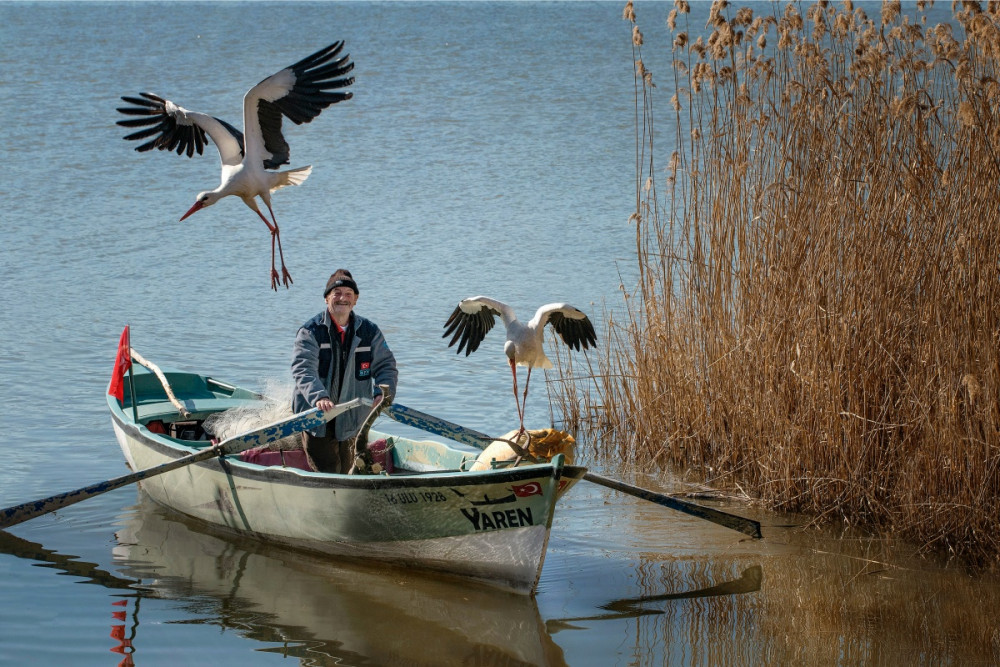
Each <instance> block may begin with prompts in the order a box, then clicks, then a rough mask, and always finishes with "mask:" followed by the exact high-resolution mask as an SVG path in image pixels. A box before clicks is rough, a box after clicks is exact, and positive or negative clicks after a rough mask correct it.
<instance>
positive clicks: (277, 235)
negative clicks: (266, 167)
mask: <svg viewBox="0 0 1000 667" xmlns="http://www.w3.org/2000/svg"><path fill="white" fill-rule="evenodd" d="M264 204H265V205H266V206H267V211H268V213H270V214H271V221H272V222H274V230H273V232H272V239H271V240H272V245H273V241H274V239H277V240H278V257H279V258H280V259H281V282H282V283H284V285H285V289H288V286H289V285H290V284H292V282H294V281H293V280H292V274H290V273H289V272H288V269H287V268H285V253H284V251H283V250H282V249H281V231H280V230H279V229H278V220H277V219H276V218H275V217H274V210H272V209H271V202H269V201H267V200H266V199H265V200H264ZM271 266H272V267H273V266H274V248H272V249H271ZM275 289H277V288H275Z"/></svg>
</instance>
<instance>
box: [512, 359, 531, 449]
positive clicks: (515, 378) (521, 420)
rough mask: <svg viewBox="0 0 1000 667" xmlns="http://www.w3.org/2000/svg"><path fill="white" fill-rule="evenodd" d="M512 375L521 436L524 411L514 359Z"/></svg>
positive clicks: (518, 432)
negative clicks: (518, 394) (519, 397)
mask: <svg viewBox="0 0 1000 667" xmlns="http://www.w3.org/2000/svg"><path fill="white" fill-rule="evenodd" d="M528 372H529V373H530V372H531V369H530V368H529V369H528ZM510 374H511V375H512V376H513V378H514V405H515V406H517V417H518V420H519V421H520V428H519V429H518V431H517V434H518V435H521V433H523V432H524V409H523V408H522V407H521V404H520V403H519V402H518V396H517V365H516V364H515V363H514V360H513V359H511V360H510ZM516 439H517V438H515V440H516Z"/></svg>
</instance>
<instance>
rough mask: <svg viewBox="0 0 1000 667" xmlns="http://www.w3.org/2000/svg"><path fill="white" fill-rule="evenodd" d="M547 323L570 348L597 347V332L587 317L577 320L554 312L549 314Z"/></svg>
mask: <svg viewBox="0 0 1000 667" xmlns="http://www.w3.org/2000/svg"><path fill="white" fill-rule="evenodd" d="M549 324H551V325H552V328H553V329H555V330H556V333H557V334H559V337H560V338H562V339H563V342H564V343H566V345H568V346H569V348H570V349H571V350H580V349H584V350H586V349H587V348H589V347H597V333H596V332H595V331H594V325H593V324H592V323H591V321H590V319H589V318H587V317H584V318H583V319H580V320H578V319H573V318H571V317H566V316H565V315H564V314H563V313H560V312H555V313H552V314H551V315H549Z"/></svg>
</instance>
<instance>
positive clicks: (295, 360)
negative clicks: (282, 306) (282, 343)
mask: <svg viewBox="0 0 1000 667" xmlns="http://www.w3.org/2000/svg"><path fill="white" fill-rule="evenodd" d="M292 380H293V381H294V382H295V394H296V396H297V397H301V398H302V399H303V400H305V401H306V403H308V404H309V407H315V406H316V401H318V400H319V399H321V398H330V392H328V391H327V389H326V387H325V386H324V384H323V378H320V377H319V343H317V342H316V338H315V336H313V335H312V332H311V331H309V329H307V328H305V327H302V328H300V329H299V331H298V333H297V334H296V335H295V346H294V348H293V353H292ZM299 407H300V408H305V406H299Z"/></svg>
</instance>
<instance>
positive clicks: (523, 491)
mask: <svg viewBox="0 0 1000 667" xmlns="http://www.w3.org/2000/svg"><path fill="white" fill-rule="evenodd" d="M511 491H513V492H514V495H515V496H517V497H518V498H527V497H528V496H540V495H542V485H541V484H539V483H538V482H528V483H527V484H520V485H517V486H513V487H511Z"/></svg>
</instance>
